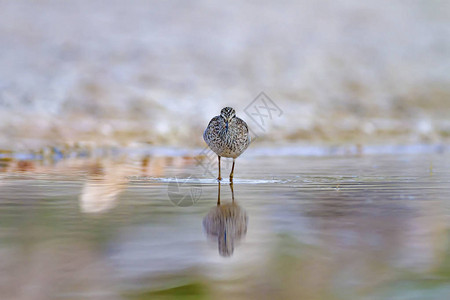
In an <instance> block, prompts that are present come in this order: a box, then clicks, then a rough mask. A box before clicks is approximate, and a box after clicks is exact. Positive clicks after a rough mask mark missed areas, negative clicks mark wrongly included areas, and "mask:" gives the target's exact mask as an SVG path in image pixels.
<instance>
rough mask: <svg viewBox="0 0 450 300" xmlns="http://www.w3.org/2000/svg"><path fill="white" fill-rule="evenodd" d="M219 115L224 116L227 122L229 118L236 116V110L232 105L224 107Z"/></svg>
mask: <svg viewBox="0 0 450 300" xmlns="http://www.w3.org/2000/svg"><path fill="white" fill-rule="evenodd" d="M220 116H221V117H222V118H224V119H225V120H226V121H227V122H230V121H231V119H233V118H234V117H236V111H234V109H233V108H232V107H224V108H222V110H221V111H220Z"/></svg>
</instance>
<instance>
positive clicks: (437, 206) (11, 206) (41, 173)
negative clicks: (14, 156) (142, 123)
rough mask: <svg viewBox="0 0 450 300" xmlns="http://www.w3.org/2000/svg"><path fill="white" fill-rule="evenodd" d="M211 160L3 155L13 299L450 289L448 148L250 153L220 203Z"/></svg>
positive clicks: (0, 260)
mask: <svg viewBox="0 0 450 300" xmlns="http://www.w3.org/2000/svg"><path fill="white" fill-rule="evenodd" d="M203 166H205V164H203V165H200V166H199V165H198V163H197V161H196V160H195V159H192V158H189V157H185V158H181V157H145V158H144V159H139V160H137V159H131V158H127V157H120V158H115V159H102V160H90V159H66V160H62V161H59V162H58V163H56V164H51V163H48V162H47V163H46V162H40V161H28V162H20V163H18V162H17V163H16V162H14V161H8V162H4V163H2V168H1V170H2V172H1V173H0V191H1V197H0V224H1V227H0V268H1V270H2V272H1V274H0V292H1V294H2V299H3V297H5V299H160V298H162V299H168V298H174V297H175V298H191V299H197V298H216V299H225V298H228V299H229V298H230V297H233V298H238V299H239V298H242V299H244V298H247V299H248V298H255V299H256V298H258V299H275V298H292V299H301V298H305V299H445V298H446V295H448V294H449V293H450V239H449V238H450V200H449V196H450V184H449V183H450V155H449V154H445V153H444V154H420V155H419V154H417V155H373V156H370V155H366V156H357V155H355V156H329V157H327V156H324V157H298V156H284V157H256V156H253V157H252V156H250V157H242V158H239V159H238V161H237V165H236V170H235V180H234V184H233V190H234V198H235V201H234V202H233V201H232V190H231V187H230V185H229V184H228V181H227V179H225V180H224V181H223V182H222V184H221V185H220V206H218V205H217V200H218V188H219V186H218V184H217V182H216V181H215V180H214V177H212V175H214V174H215V172H216V169H215V166H211V167H210V169H208V170H206V171H211V173H213V174H212V175H211V174H210V173H208V172H205V168H204V167H203ZM229 167H230V165H229V164H228V163H226V162H224V163H223V170H222V172H223V174H222V176H223V177H226V175H227V174H228V172H229ZM224 175H225V176H224Z"/></svg>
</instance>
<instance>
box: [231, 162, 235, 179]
mask: <svg viewBox="0 0 450 300" xmlns="http://www.w3.org/2000/svg"><path fill="white" fill-rule="evenodd" d="M234 162H235V160H234V158H233V166H232V167H231V173H230V181H233V173H234Z"/></svg>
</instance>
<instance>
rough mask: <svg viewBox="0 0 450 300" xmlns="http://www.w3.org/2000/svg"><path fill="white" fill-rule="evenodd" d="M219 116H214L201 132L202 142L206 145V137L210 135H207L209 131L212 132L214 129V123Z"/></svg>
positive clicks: (207, 139)
mask: <svg viewBox="0 0 450 300" xmlns="http://www.w3.org/2000/svg"><path fill="white" fill-rule="evenodd" d="M219 118H220V116H215V117H214V118H212V119H211V121H209V123H208V127H206V129H205V131H204V132H203V140H204V141H205V142H206V143H207V144H208V141H209V138H208V136H209V135H210V134H209V133H210V132H211V131H213V130H214V128H215V127H216V126H215V125H216V123H217V122H218V120H219Z"/></svg>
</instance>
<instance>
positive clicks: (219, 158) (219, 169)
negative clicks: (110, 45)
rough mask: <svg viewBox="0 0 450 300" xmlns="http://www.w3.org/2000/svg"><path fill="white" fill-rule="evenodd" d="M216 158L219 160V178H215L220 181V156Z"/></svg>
mask: <svg viewBox="0 0 450 300" xmlns="http://www.w3.org/2000/svg"><path fill="white" fill-rule="evenodd" d="M217 157H218V158H219V177H217V180H219V181H220V180H222V177H221V176H220V156H219V155H217Z"/></svg>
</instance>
